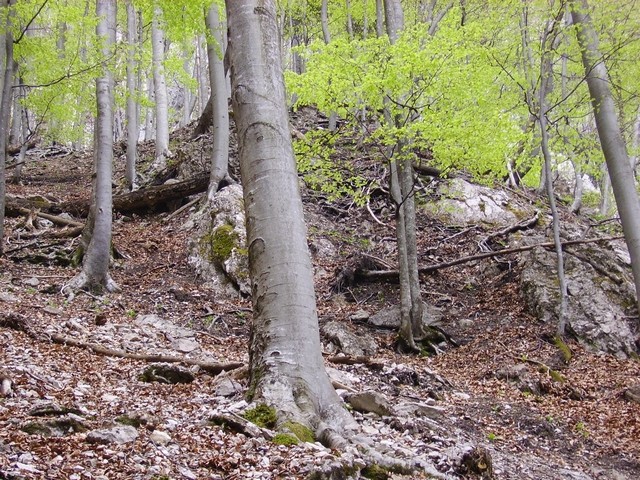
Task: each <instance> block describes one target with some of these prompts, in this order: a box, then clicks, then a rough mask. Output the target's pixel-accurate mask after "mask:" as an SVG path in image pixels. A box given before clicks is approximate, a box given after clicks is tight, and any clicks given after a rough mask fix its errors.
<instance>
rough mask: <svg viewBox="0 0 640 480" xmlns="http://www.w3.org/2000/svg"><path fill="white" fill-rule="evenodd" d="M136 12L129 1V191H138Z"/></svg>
mask: <svg viewBox="0 0 640 480" xmlns="http://www.w3.org/2000/svg"><path fill="white" fill-rule="evenodd" d="M136 17H137V15H136V11H135V9H134V6H133V3H132V2H131V0H128V1H127V48H128V50H127V163H126V167H125V178H126V180H127V188H128V189H129V191H133V190H136V189H137V188H138V185H137V184H136V161H137V156H138V135H139V130H140V127H139V126H138V125H139V124H138V105H137V103H138V102H137V101H136V78H137V75H136V69H137V62H136V50H137V38H136V37H137V32H138V27H137V25H136Z"/></svg>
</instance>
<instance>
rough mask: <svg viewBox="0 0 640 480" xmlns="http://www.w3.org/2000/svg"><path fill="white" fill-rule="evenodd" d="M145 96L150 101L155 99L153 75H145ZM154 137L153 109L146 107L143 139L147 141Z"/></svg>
mask: <svg viewBox="0 0 640 480" xmlns="http://www.w3.org/2000/svg"><path fill="white" fill-rule="evenodd" d="M147 97H148V99H149V102H150V103H153V102H154V100H155V95H154V92H153V77H152V76H148V77H147ZM154 137H155V121H154V109H152V108H150V107H147V108H145V118H144V141H145V142H148V141H149V140H153V138H154Z"/></svg>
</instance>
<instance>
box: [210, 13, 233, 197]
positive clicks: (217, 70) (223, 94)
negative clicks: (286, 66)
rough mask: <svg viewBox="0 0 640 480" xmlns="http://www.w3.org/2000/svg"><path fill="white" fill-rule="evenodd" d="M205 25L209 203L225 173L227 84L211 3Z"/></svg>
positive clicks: (217, 17) (221, 24) (219, 29)
mask: <svg viewBox="0 0 640 480" xmlns="http://www.w3.org/2000/svg"><path fill="white" fill-rule="evenodd" d="M205 19H206V24H207V29H208V30H209V33H210V34H211V38H209V37H207V38H208V40H207V57H208V59H209V80H210V83H211V107H212V111H211V113H212V118H213V138H212V141H213V150H212V152H211V178H210V181H209V192H208V198H209V200H211V199H212V198H213V195H215V193H216V192H217V191H218V188H219V185H220V182H222V180H223V179H225V178H226V177H227V174H228V170H229V106H228V100H227V99H228V95H227V83H226V81H225V73H224V61H223V58H224V55H223V54H222V52H223V51H224V45H223V41H222V29H223V28H224V22H221V21H220V15H219V12H218V5H217V4H216V3H215V2H214V3H213V4H211V7H210V8H209V11H208V12H207V15H206V18H205Z"/></svg>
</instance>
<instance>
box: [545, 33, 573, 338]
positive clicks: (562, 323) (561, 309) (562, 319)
mask: <svg viewBox="0 0 640 480" xmlns="http://www.w3.org/2000/svg"><path fill="white" fill-rule="evenodd" d="M553 31H554V27H551V26H550V27H549V28H545V32H544V34H543V37H542V57H541V59H540V91H539V97H538V105H539V107H540V110H539V111H538V112H539V116H538V123H539V125H540V139H541V142H540V148H541V150H542V156H543V158H544V164H543V168H544V173H545V177H546V179H547V181H546V189H547V197H548V198H549V207H550V208H551V218H552V224H553V241H554V243H555V247H556V268H557V275H558V285H559V289H560V300H559V305H558V325H557V332H558V334H559V335H562V336H564V334H565V329H566V317H567V315H566V313H567V294H568V293H567V280H566V277H565V274H564V254H563V251H562V243H561V241H560V217H559V215H558V208H557V207H556V197H555V192H554V189H553V180H552V176H551V152H550V150H549V132H548V131H547V113H548V107H547V95H548V94H549V93H551V88H552V87H551V78H552V76H553V59H552V58H551V51H552V50H551V48H553V46H552V45H550V44H548V42H547V40H548V38H549V36H550V35H551V34H552V33H553ZM547 49H549V50H547Z"/></svg>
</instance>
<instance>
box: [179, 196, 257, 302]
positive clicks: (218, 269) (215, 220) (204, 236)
mask: <svg viewBox="0 0 640 480" xmlns="http://www.w3.org/2000/svg"><path fill="white" fill-rule="evenodd" d="M192 221H193V224H194V226H195V232H194V234H193V235H192V240H191V241H190V244H189V251H190V254H189V264H190V265H191V266H192V267H193V268H194V269H195V271H196V273H197V275H198V276H199V277H201V278H202V279H203V280H204V282H205V284H206V285H208V286H209V287H212V288H214V289H216V290H219V291H220V293H221V295H225V294H230V293H235V292H240V293H241V294H243V295H250V294H251V283H250V279H249V258H248V252H247V247H246V240H247V235H246V231H245V217H244V200H243V198H242V187H241V186H240V185H229V186H228V187H226V188H223V189H222V190H220V191H219V192H217V193H216V194H215V196H214V198H213V199H212V200H210V201H209V202H208V203H207V205H206V206H205V207H204V208H202V209H201V210H200V211H199V212H197V213H196V214H195V217H194V218H193V219H192Z"/></svg>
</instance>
